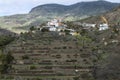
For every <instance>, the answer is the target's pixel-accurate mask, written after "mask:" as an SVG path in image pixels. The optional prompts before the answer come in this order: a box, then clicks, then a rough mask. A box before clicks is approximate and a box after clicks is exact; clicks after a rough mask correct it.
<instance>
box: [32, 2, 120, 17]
mask: <svg viewBox="0 0 120 80" xmlns="http://www.w3.org/2000/svg"><path fill="white" fill-rule="evenodd" d="M118 5H119V4H118V3H111V2H107V1H92V2H80V3H76V4H73V5H69V6H65V5H59V4H46V5H40V6H37V7H35V8H33V9H32V10H31V11H30V13H32V14H41V15H62V14H63V15H65V14H70V15H74V16H84V15H96V14H100V13H103V12H106V11H109V10H112V9H113V8H114V7H116V6H118Z"/></svg>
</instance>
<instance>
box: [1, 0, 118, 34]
mask: <svg viewBox="0 0 120 80" xmlns="http://www.w3.org/2000/svg"><path fill="white" fill-rule="evenodd" d="M118 5H119V3H111V2H107V1H93V2H80V3H76V4H73V5H69V6H66V5H59V4H46V5H40V6H37V7H35V8H33V9H31V11H30V13H28V14H17V15H12V16H4V17H0V26H1V27H2V28H7V29H9V30H11V31H14V32H17V33H20V32H24V31H26V30H28V29H29V27H30V26H38V25H40V24H41V23H43V22H46V21H49V20H51V19H53V18H56V17H64V16H66V15H67V17H66V18H65V20H68V21H73V20H79V19H81V18H85V17H88V16H91V15H98V14H100V13H104V12H106V11H110V10H112V9H113V8H115V7H117V6H118Z"/></svg>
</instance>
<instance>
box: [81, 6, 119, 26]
mask: <svg viewBox="0 0 120 80" xmlns="http://www.w3.org/2000/svg"><path fill="white" fill-rule="evenodd" d="M119 13H120V6H119V7H118V8H115V9H113V10H112V11H109V12H106V13H104V14H101V15H99V16H93V17H89V18H86V19H84V20H82V22H87V23H101V22H102V20H101V18H100V17H101V16H104V17H105V18H106V19H107V21H108V23H109V25H111V26H113V25H120V14H119Z"/></svg>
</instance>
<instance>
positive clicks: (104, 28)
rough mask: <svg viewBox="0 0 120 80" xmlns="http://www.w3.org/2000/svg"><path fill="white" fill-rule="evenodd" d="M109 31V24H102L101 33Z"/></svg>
mask: <svg viewBox="0 0 120 80" xmlns="http://www.w3.org/2000/svg"><path fill="white" fill-rule="evenodd" d="M107 29H109V27H108V24H100V26H99V31H102V30H107Z"/></svg>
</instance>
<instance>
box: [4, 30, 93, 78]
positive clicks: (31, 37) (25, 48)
mask: <svg viewBox="0 0 120 80" xmlns="http://www.w3.org/2000/svg"><path fill="white" fill-rule="evenodd" d="M78 42H79V41H78V40H77V39H76V37H73V36H71V35H66V36H59V35H58V33H55V32H44V33H43V32H39V31H38V32H36V33H26V34H23V35H22V37H20V39H19V40H16V41H14V42H13V43H11V44H10V45H8V46H7V49H6V52H9V53H12V55H13V56H14V58H15V60H14V62H13V64H12V69H11V70H10V71H9V73H8V75H9V76H11V77H12V78H20V80H76V79H77V78H79V79H81V80H82V79H83V78H85V79H88V78H89V79H90V78H93V76H92V70H93V63H92V59H91V58H92V56H91V50H90V49H88V47H89V46H88V47H85V48H86V50H83V46H80V45H79V44H78ZM89 44H90V43H88V44H86V45H89ZM86 52H87V53H86ZM85 76H87V77H85Z"/></svg>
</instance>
